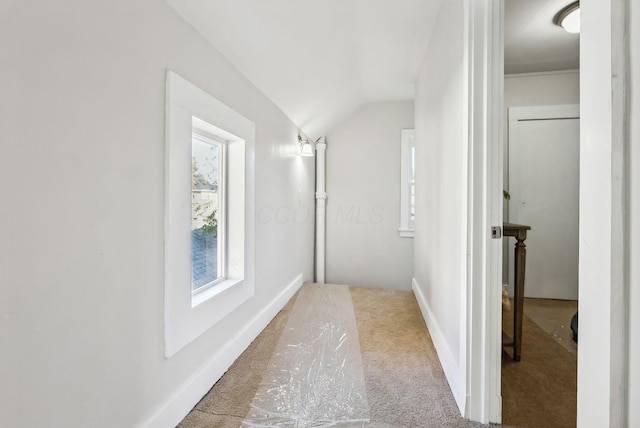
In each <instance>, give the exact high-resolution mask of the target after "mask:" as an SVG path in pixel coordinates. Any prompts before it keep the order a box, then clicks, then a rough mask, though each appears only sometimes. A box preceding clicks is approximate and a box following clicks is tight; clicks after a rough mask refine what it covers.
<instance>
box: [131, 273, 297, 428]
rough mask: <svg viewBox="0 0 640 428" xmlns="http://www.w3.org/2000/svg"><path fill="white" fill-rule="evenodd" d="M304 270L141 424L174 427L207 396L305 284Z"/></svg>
mask: <svg viewBox="0 0 640 428" xmlns="http://www.w3.org/2000/svg"><path fill="white" fill-rule="evenodd" d="M302 282H303V277H302V274H300V275H298V276H297V277H296V278H295V279H294V280H293V281H292V282H291V283H290V284H289V285H287V286H286V287H285V288H284V290H282V291H281V292H280V294H278V295H277V296H276V297H275V298H274V299H273V300H271V301H270V302H269V303H268V304H267V305H266V306H265V307H264V308H263V309H262V310H261V311H260V312H258V313H257V314H256V315H255V316H254V317H253V318H252V319H250V320H249V321H248V322H247V323H246V324H245V325H244V326H241V327H240V330H239V332H238V333H237V334H235V335H234V336H233V338H231V339H230V340H229V341H228V342H227V343H226V344H225V345H224V346H222V347H221V348H220V350H219V351H218V352H217V353H216V354H214V355H212V356H211V358H209V360H208V361H207V362H206V363H205V364H204V365H203V366H202V368H201V369H200V370H198V371H197V372H196V373H194V374H193V375H192V376H191V377H190V378H189V379H187V381H186V382H185V383H184V384H182V386H181V387H180V388H178V390H176V391H175V393H174V394H173V396H172V397H171V398H170V399H169V400H168V401H167V402H166V403H164V404H163V405H162V406H161V408H160V409H158V411H156V412H155V413H154V414H153V415H152V416H151V417H150V418H148V419H147V420H146V421H145V422H143V423H142V424H140V425H139V427H140V428H143V427H144V428H156V427H167V428H173V427H175V426H176V425H178V423H180V421H182V419H184V417H185V416H187V415H188V414H189V412H190V411H191V409H193V407H194V406H195V405H196V404H197V403H198V401H200V399H202V397H204V395H205V394H206V393H207V392H208V391H209V390H210V389H211V387H212V386H213V385H214V384H215V383H216V382H217V381H218V380H219V379H220V378H221V377H222V375H223V374H224V373H225V372H226V371H227V370H228V369H229V367H231V364H233V362H234V361H235V360H236V359H237V358H238V357H239V356H240V354H242V353H243V352H244V351H245V350H246V349H247V348H248V347H249V345H250V344H251V342H253V340H254V339H255V338H256V337H257V336H258V335H259V334H260V333H261V332H262V330H264V328H265V327H266V326H267V325H268V324H269V322H271V320H273V318H274V317H275V316H276V315H277V314H278V312H279V311H280V310H281V309H282V308H283V307H284V305H286V304H287V302H288V301H289V299H291V297H293V295H294V294H295V293H296V291H298V289H299V288H300V287H301V286H302Z"/></svg>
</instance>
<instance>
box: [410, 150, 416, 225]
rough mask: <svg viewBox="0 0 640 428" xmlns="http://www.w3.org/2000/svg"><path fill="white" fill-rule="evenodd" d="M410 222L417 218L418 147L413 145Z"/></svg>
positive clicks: (411, 154) (411, 151)
mask: <svg viewBox="0 0 640 428" xmlns="http://www.w3.org/2000/svg"><path fill="white" fill-rule="evenodd" d="M409 157H410V159H409V174H411V177H410V178H409V222H410V223H413V221H414V220H415V218H416V185H415V182H416V148H415V146H411V150H410V151H409Z"/></svg>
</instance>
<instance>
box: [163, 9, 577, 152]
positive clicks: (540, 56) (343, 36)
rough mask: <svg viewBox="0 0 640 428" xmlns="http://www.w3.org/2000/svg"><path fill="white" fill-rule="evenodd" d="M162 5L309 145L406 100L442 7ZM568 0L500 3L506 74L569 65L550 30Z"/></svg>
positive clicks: (569, 52)
mask: <svg viewBox="0 0 640 428" xmlns="http://www.w3.org/2000/svg"><path fill="white" fill-rule="evenodd" d="M167 1H168V3H169V4H171V5H172V7H173V8H174V9H175V10H176V11H177V12H178V13H179V14H180V15H182V16H183V17H184V18H185V19H186V20H187V21H188V22H189V23H191V25H193V26H194V27H195V28H196V29H197V30H198V31H200V32H201V33H202V34H203V35H204V37H206V38H207V39H208V40H209V41H210V42H211V43H212V44H213V45H214V46H215V47H216V48H217V49H218V50H220V51H221V52H222V54H223V55H225V56H226V57H227V59H228V60H229V61H230V62H231V63H232V64H233V65H234V66H235V67H236V68H237V69H238V70H239V71H240V72H241V73H243V74H244V75H245V76H246V77H247V78H248V79H249V80H250V81H251V82H253V84H254V85H256V87H258V88H259V89H260V90H261V91H262V92H263V93H264V94H265V95H267V96H268V97H269V98H270V99H271V100H272V101H273V102H274V103H275V104H276V105H277V106H278V107H280V109H282V111H283V112H284V113H285V114H286V115H287V116H289V118H291V120H292V121H293V122H294V123H296V124H297V125H298V126H299V127H300V129H301V130H302V131H303V132H304V133H305V134H307V135H308V136H310V137H311V138H313V139H315V138H317V137H319V136H321V135H325V134H326V133H327V132H329V131H331V130H332V129H333V127H335V126H336V125H337V124H339V123H340V122H341V121H342V120H344V119H345V118H347V117H348V116H349V115H350V114H351V113H353V112H354V111H355V110H357V109H358V108H359V107H361V106H362V105H363V104H366V103H369V102H376V101H386V100H402V99H412V98H413V95H414V81H415V78H416V76H417V73H418V70H419V67H420V64H421V60H422V57H423V55H424V52H425V49H426V46H427V43H428V40H429V36H430V34H431V28H432V24H433V22H434V21H435V18H436V16H437V13H438V10H439V8H440V4H441V3H442V1H443V0H393V1H391V0H167ZM445 1H446V0H445ZM570 1H571V0H506V5H505V15H506V19H507V21H508V22H507V24H506V28H505V38H506V40H505V70H506V72H508V73H514V72H518V73H521V72H529V71H548V70H558V69H570V68H577V37H576V36H573V37H571V36H569V37H567V33H565V32H564V31H563V30H561V29H559V28H558V27H555V26H553V24H552V23H551V19H552V18H553V15H554V14H555V13H556V12H557V10H559V9H560V8H561V7H562V6H564V5H566V4H568V3H570ZM574 51H575V52H574Z"/></svg>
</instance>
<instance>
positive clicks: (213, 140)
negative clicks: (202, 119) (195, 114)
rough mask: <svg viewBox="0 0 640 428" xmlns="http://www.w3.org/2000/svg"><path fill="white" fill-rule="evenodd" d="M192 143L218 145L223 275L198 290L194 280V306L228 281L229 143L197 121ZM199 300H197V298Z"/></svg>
mask: <svg viewBox="0 0 640 428" xmlns="http://www.w3.org/2000/svg"><path fill="white" fill-rule="evenodd" d="M191 138H192V141H193V140H199V141H200V142H202V143H204V144H209V145H216V146H217V147H218V164H219V166H218V183H217V193H218V211H217V221H218V231H217V242H216V243H217V247H218V248H217V253H216V257H217V259H218V260H217V266H218V268H219V269H220V270H221V275H220V276H219V277H217V278H216V279H214V280H213V281H210V282H208V283H207V284H204V285H201V286H200V287H198V288H195V289H194V288H193V280H192V283H191V296H192V299H191V302H192V304H193V301H194V297H196V296H197V295H198V294H200V293H203V292H205V291H206V290H208V289H209V288H211V287H214V286H216V285H217V284H220V283H222V282H224V281H226V280H227V266H226V263H227V230H226V229H227V227H226V226H227V225H226V220H227V218H226V217H227V211H226V210H227V200H226V197H227V190H226V186H227V176H226V174H227V168H228V166H227V143H228V141H225V140H224V139H222V138H220V137H219V136H217V135H215V134H210V133H209V132H207V131H205V130H203V129H201V127H198V123H197V121H195V120H194V124H193V132H192V137H191ZM191 192H192V194H193V189H191ZM191 261H192V263H193V254H192V255H191ZM196 300H197V298H196Z"/></svg>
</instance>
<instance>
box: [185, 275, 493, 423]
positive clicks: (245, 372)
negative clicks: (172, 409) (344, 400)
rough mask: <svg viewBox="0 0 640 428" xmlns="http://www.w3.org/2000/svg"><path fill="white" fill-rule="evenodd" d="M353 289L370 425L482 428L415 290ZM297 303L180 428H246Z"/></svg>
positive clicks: (262, 336)
mask: <svg viewBox="0 0 640 428" xmlns="http://www.w3.org/2000/svg"><path fill="white" fill-rule="evenodd" d="M305 286H306V287H309V286H316V285H312V284H307V285H305ZM349 290H350V292H351V298H352V301H353V308H354V312H355V317H356V322H357V329H358V335H359V337H360V348H361V351H362V362H363V367H364V378H365V384H366V396H367V401H368V404H369V409H370V418H371V419H370V420H371V423H370V424H368V425H367V426H370V427H475V426H482V425H480V424H474V423H471V422H468V421H465V420H464V419H463V418H462V417H461V416H460V415H459V411H458V408H457V406H456V403H455V401H454V399H453V396H452V394H451V391H450V389H449V385H448V384H447V380H446V378H445V376H444V373H443V371H442V367H441V366H440V362H439V360H438V357H437V355H436V351H435V349H434V347H433V344H432V342H431V337H430V336H429V332H428V331H427V329H426V327H425V324H424V321H423V318H422V315H421V314H420V309H419V307H418V304H417V303H416V300H415V298H414V296H413V292H411V291H406V290H390V289H380V288H363V287H349ZM295 300H296V297H295V296H294V297H293V298H292V299H291V300H290V301H289V303H288V304H287V305H286V306H285V308H284V309H283V310H282V311H281V312H280V313H279V314H278V316H277V317H276V318H275V319H274V320H273V321H272V322H271V323H270V324H269V326H268V327H267V328H266V329H265V330H264V331H263V332H262V333H261V334H260V335H259V336H258V338H257V339H256V340H255V341H254V342H253V343H252V344H251V346H250V347H249V348H248V349H247V350H246V351H245V352H244V353H243V354H242V355H241V356H240V358H239V359H238V360H237V361H236V362H235V363H234V364H233V365H232V366H231V368H230V369H229V371H228V372H227V373H226V374H225V375H224V376H223V377H222V379H220V381H218V383H217V384H216V385H215V386H214V387H213V388H212V389H211V391H210V392H209V393H208V394H207V395H206V396H205V397H204V398H203V399H202V400H201V401H200V403H198V405H197V406H196V407H195V408H194V410H192V411H191V413H190V414H189V415H188V416H187V417H186V418H185V419H184V420H183V421H182V423H181V424H180V425H179V426H180V427H181V428H196V427H201V428H204V427H223V428H237V427H238V426H240V424H241V422H242V420H243V419H244V418H245V415H247V413H248V412H249V409H250V403H251V400H252V399H253V397H254V394H255V392H256V389H257V388H258V386H259V384H260V381H261V379H262V376H263V373H264V371H265V370H266V368H267V366H268V364H269V360H270V358H271V355H272V353H273V350H274V348H275V347H276V344H277V342H278V339H279V338H280V334H281V333H282V331H283V329H284V328H285V325H286V323H287V319H288V317H289V314H290V313H291V310H292V308H293V306H294V303H295ZM338 426H347V425H338Z"/></svg>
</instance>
